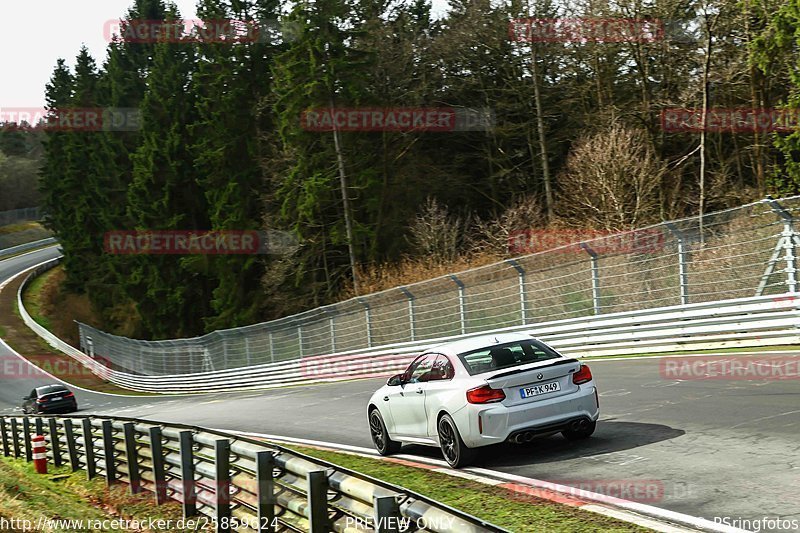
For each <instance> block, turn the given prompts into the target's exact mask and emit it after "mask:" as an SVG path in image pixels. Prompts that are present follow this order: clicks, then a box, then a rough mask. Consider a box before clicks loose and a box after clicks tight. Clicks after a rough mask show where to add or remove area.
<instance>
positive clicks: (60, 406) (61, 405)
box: [38, 401, 78, 413]
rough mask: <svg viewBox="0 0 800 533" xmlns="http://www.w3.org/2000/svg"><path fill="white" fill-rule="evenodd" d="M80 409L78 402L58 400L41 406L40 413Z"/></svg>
mask: <svg viewBox="0 0 800 533" xmlns="http://www.w3.org/2000/svg"><path fill="white" fill-rule="evenodd" d="M77 409H78V402H75V401H72V402H69V401H67V402H58V403H52V404H50V403H48V404H47V405H43V406H40V407H39V409H38V411H39V412H40V413H57V412H62V411H75V410H77Z"/></svg>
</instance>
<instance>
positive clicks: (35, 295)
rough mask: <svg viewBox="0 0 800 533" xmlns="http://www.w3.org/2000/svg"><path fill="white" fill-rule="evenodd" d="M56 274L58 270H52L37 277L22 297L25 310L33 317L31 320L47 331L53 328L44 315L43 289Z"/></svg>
mask: <svg viewBox="0 0 800 533" xmlns="http://www.w3.org/2000/svg"><path fill="white" fill-rule="evenodd" d="M55 273H56V269H51V270H48V271H47V272H45V273H44V274H42V275H41V276H37V277H36V278H34V279H33V281H32V282H31V283H30V285H28V288H27V289H26V290H25V292H24V293H23V295H22V302H23V304H24V305H25V309H27V310H28V313H29V314H30V315H31V318H33V319H34V320H35V321H36V323H38V324H39V325H40V326H42V327H44V328H47V329H51V327H52V326H51V324H50V319H49V318H47V317H46V316H45V315H44V314H43V313H42V303H43V294H42V289H44V287H45V286H46V285H47V284H48V283H49V280H50V279H51V278H52V277H53V275H55Z"/></svg>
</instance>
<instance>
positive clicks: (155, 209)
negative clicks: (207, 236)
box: [126, 14, 210, 338]
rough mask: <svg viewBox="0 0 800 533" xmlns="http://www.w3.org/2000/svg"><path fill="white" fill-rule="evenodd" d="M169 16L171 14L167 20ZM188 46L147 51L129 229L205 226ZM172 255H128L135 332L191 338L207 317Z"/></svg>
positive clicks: (202, 299) (206, 293)
mask: <svg viewBox="0 0 800 533" xmlns="http://www.w3.org/2000/svg"><path fill="white" fill-rule="evenodd" d="M169 18H170V20H174V19H177V14H173V16H171V17H169ZM194 61H195V50H194V46H193V45H192V44H190V43H187V42H179V43H173V42H164V43H159V44H158V45H157V46H156V48H155V56H154V59H153V65H152V69H151V70H150V72H149V75H148V79H147V92H146V94H145V96H144V100H143V102H142V131H141V139H142V142H141V145H140V146H139V148H138V149H137V151H136V153H135V154H133V156H132V159H133V182H132V183H131V185H130V187H129V189H128V216H129V217H130V218H131V220H132V221H133V222H134V224H135V228H136V229H137V230H145V231H148V230H202V229H207V228H208V224H209V222H208V218H207V215H206V212H207V204H206V201H205V198H204V195H203V192H202V190H201V189H200V187H199V186H198V184H197V174H196V170H195V168H194V165H193V164H192V154H191V151H190V149H189V146H190V145H191V142H192V140H191V136H190V133H189V130H188V126H189V124H191V123H192V122H193V121H194V120H195V119H196V114H195V111H194V104H195V103H194V99H193V97H192V94H191V92H190V91H189V83H190V79H191V75H192V72H193V70H194ZM186 261H187V259H186V258H183V257H181V256H179V255H140V256H134V257H133V258H132V267H131V273H130V276H129V278H128V280H127V281H126V290H127V293H128V295H129V296H130V297H131V298H132V299H133V301H135V302H136V305H137V308H138V310H139V314H140V315H141V317H142V320H143V330H144V333H145V334H146V335H148V336H152V337H155V338H163V337H174V336H183V335H190V334H196V333H198V332H200V331H201V329H202V318H203V317H205V316H207V314H208V312H209V305H208V302H209V297H210V288H209V283H208V280H207V278H206V277H205V276H204V275H203V274H202V273H198V272H195V271H192V270H188V269H187V268H186V266H185V262H186Z"/></svg>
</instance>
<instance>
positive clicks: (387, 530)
mask: <svg viewBox="0 0 800 533" xmlns="http://www.w3.org/2000/svg"><path fill="white" fill-rule="evenodd" d="M372 508H373V509H374V510H375V516H374V520H375V533H399V532H400V520H399V518H400V505H399V504H398V503H397V498H396V497H395V496H375V497H373V505H372Z"/></svg>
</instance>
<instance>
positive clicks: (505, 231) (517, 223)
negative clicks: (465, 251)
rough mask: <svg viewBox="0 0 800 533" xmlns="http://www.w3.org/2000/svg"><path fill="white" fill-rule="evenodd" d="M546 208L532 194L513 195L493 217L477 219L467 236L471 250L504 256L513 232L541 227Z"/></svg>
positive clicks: (472, 251)
mask: <svg viewBox="0 0 800 533" xmlns="http://www.w3.org/2000/svg"><path fill="white" fill-rule="evenodd" d="M545 213H546V207H544V206H542V203H541V201H539V200H538V199H537V198H535V197H533V196H520V197H518V198H516V199H515V200H514V201H513V202H512V203H511V205H510V206H508V208H506V210H505V211H503V212H502V213H500V215H499V216H497V217H496V218H492V219H487V220H483V219H480V218H476V219H475V222H474V223H473V224H472V228H471V230H470V232H469V235H468V236H467V245H468V248H469V251H470V252H471V253H490V254H496V255H506V254H507V253H508V240H509V237H510V236H511V235H512V234H513V233H514V232H515V231H522V230H528V229H532V228H539V227H544V226H545V225H546V223H547V216H546V215H545Z"/></svg>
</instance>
